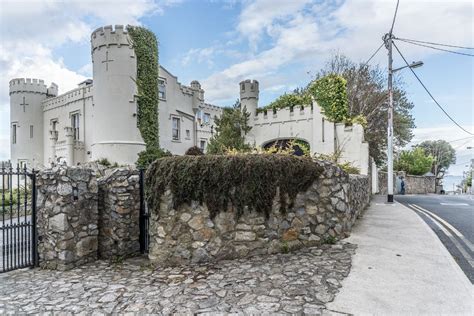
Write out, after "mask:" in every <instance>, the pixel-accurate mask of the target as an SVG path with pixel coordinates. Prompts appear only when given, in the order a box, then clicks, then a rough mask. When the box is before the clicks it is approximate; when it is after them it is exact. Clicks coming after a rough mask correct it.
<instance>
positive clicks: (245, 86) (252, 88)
mask: <svg viewBox="0 0 474 316" xmlns="http://www.w3.org/2000/svg"><path fill="white" fill-rule="evenodd" d="M259 92H260V91H259V87H258V81H257V80H250V79H247V80H244V81H241V82H240V99H241V100H242V99H246V98H256V99H258V94H259Z"/></svg>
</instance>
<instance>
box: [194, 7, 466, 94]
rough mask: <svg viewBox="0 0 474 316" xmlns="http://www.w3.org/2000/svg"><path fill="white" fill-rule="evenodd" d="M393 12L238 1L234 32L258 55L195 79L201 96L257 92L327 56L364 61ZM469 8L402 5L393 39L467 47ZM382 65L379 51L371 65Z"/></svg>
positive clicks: (407, 50) (410, 53)
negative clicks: (253, 84) (247, 87)
mask: <svg viewBox="0 0 474 316" xmlns="http://www.w3.org/2000/svg"><path fill="white" fill-rule="evenodd" d="M394 9H395V2H394V1H388V0H357V1H356V0H348V1H345V2H341V1H323V2H322V1H303V0H302V1H284V0H282V1H272V0H257V1H252V2H245V3H244V8H243V10H242V12H241V14H240V16H239V20H238V25H237V28H236V29H237V31H238V33H239V35H240V36H241V37H243V38H244V39H246V40H247V42H248V43H249V46H250V48H251V49H255V48H256V47H258V45H259V44H261V43H264V44H265V45H261V46H264V47H265V49H264V50H260V51H256V52H255V54H254V55H253V56H251V57H250V58H247V59H245V60H238V61H237V62H236V63H235V64H233V65H230V66H228V67H227V68H225V69H222V70H220V71H218V72H216V73H214V74H212V75H211V76H209V77H208V78H207V79H205V80H202V82H203V86H204V88H205V89H206V93H207V96H208V97H209V98H210V99H212V100H213V101H214V102H215V101H219V100H229V99H234V98H235V94H236V89H235V86H236V85H237V83H238V82H239V81H240V80H243V79H247V78H255V79H258V80H260V83H261V86H262V87H261V88H263V89H265V86H266V82H267V81H268V80H271V77H272V76H274V75H275V74H276V73H278V72H279V71H281V69H282V68H283V67H288V66H290V67H291V65H292V64H296V65H295V66H299V67H300V68H301V69H300V71H301V75H300V76H299V77H303V76H305V74H306V72H307V71H308V70H311V69H316V68H317V67H318V66H321V65H322V62H323V61H324V60H325V59H327V58H328V57H329V56H330V55H331V54H332V53H334V52H340V53H342V54H345V55H347V56H349V57H350V58H351V59H353V60H356V61H365V60H366V59H367V58H368V57H369V56H370V55H371V53H372V52H374V51H375V49H376V48H377V47H378V46H379V45H380V44H381V43H382V39H381V38H382V36H383V34H384V33H386V32H388V30H389V27H390V25H391V21H392V17H393V12H394ZM472 9H473V6H472V3H471V2H470V1H466V0H462V1H446V2H436V5H433V3H432V2H431V1H427V0H413V1H409V2H406V1H402V3H401V4H400V7H399V11H398V16H397V22H396V25H395V29H394V34H395V35H397V36H399V37H404V38H413V39H421V40H428V41H434V42H446V41H449V42H450V43H453V44H454V45H463V46H473V45H472V24H473V20H472ZM420 21H423V22H422V23H421V22H420ZM469 25H470V26H471V27H469ZM453 30H456V31H455V32H453ZM398 46H399V47H400V48H401V49H402V51H403V52H404V55H405V57H406V58H408V59H412V58H416V59H423V57H424V56H427V55H429V54H436V53H439V52H437V51H434V50H430V49H428V48H423V47H418V46H412V45H407V44H404V43H400V44H399V45H398ZM385 59H386V56H385V54H384V52H383V51H382V52H380V53H379V54H378V56H377V57H376V58H374V60H373V62H374V63H376V62H379V61H382V62H385ZM304 66H306V69H305V67H304ZM282 80H283V81H281V82H279V84H284V85H291V83H292V82H291V80H295V78H294V77H288V78H286V79H284V78H282Z"/></svg>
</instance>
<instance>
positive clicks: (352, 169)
mask: <svg viewBox="0 0 474 316" xmlns="http://www.w3.org/2000/svg"><path fill="white" fill-rule="evenodd" d="M337 165H338V166H339V167H340V168H341V169H342V170H344V171H345V172H347V173H348V174H360V169H359V168H357V167H356V166H354V165H353V164H352V163H350V162H343V163H338V164H337Z"/></svg>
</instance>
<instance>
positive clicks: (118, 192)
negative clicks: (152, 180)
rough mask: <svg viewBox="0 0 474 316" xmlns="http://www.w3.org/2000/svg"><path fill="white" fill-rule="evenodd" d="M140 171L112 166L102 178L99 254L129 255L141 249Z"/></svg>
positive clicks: (108, 257) (107, 255)
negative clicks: (113, 167)
mask: <svg viewBox="0 0 474 316" xmlns="http://www.w3.org/2000/svg"><path fill="white" fill-rule="evenodd" d="M139 179H140V178H139V170H138V169H132V168H127V167H122V168H117V169H112V170H110V172H107V175H106V176H104V177H102V178H99V180H98V186H99V256H100V258H103V259H110V258H117V257H126V256H130V255H133V254H137V253H139V252H140V242H139V234H140V227H139V216H140V183H139Z"/></svg>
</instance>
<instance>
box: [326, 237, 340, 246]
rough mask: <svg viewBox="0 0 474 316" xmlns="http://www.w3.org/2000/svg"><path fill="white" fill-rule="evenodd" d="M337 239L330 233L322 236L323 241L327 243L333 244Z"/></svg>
mask: <svg viewBox="0 0 474 316" xmlns="http://www.w3.org/2000/svg"><path fill="white" fill-rule="evenodd" d="M336 241H337V239H336V238H335V237H333V236H331V235H329V236H327V237H326V238H324V243H325V244H328V245H334V244H335V243H336Z"/></svg>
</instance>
